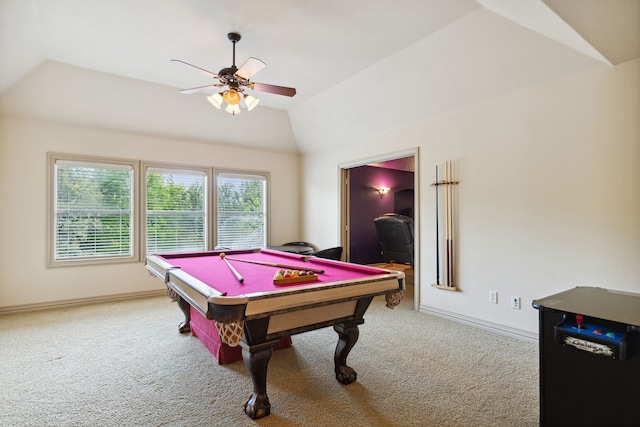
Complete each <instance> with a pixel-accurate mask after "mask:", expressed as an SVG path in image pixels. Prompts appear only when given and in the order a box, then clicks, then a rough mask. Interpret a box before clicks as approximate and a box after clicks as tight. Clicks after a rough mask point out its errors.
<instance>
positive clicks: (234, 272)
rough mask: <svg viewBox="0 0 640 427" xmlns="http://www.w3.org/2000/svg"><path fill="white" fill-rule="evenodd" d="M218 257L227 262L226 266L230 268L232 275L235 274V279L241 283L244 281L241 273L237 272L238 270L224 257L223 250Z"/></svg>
mask: <svg viewBox="0 0 640 427" xmlns="http://www.w3.org/2000/svg"><path fill="white" fill-rule="evenodd" d="M220 259H222V260H223V261H224V262H225V263H227V267H229V270H231V272H232V273H233V275H234V276H236V279H238V282H240V283H243V282H244V277H242V275H241V274H240V273H238V270H236V269H235V268H233V266H232V265H231V263H230V262H229V261H227V258H225V254H224V252H223V253H221V254H220ZM229 259H231V258H229Z"/></svg>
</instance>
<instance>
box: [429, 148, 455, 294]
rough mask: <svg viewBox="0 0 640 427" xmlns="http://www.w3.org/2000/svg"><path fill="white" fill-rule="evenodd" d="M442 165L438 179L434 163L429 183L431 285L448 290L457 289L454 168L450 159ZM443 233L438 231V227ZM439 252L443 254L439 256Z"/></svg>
mask: <svg viewBox="0 0 640 427" xmlns="http://www.w3.org/2000/svg"><path fill="white" fill-rule="evenodd" d="M442 166H443V169H444V178H443V179H442V180H440V181H439V180H438V177H439V174H438V171H439V170H438V165H436V181H435V182H434V183H433V184H431V185H432V186H433V187H435V189H436V215H435V216H436V283H433V284H432V285H431V286H433V287H436V288H438V289H446V290H449V291H455V290H457V289H458V288H457V285H456V262H455V260H456V245H455V239H456V233H455V230H456V221H455V219H456V205H455V196H456V193H455V191H454V190H455V185H457V184H458V183H459V181H456V180H455V170H454V164H453V161H452V160H447V161H446V162H445V163H444V165H442ZM441 224H442V229H443V231H444V233H442V234H443V235H442V239H441V233H440V231H441V230H440V227H441ZM440 254H442V255H443V256H442V257H441V256H440ZM441 260H442V272H443V281H442V283H440V271H441V270H440V264H441Z"/></svg>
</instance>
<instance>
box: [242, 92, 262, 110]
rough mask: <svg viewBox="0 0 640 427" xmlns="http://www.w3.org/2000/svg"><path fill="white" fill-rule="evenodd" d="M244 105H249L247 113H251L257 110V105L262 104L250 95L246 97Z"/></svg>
mask: <svg viewBox="0 0 640 427" xmlns="http://www.w3.org/2000/svg"><path fill="white" fill-rule="evenodd" d="M244 103H245V104H246V105H247V111H251V110H253V109H254V108H256V105H258V104H259V103H260V100H259V99H258V98H254V97H253V96H251V95H249V94H245V95H244Z"/></svg>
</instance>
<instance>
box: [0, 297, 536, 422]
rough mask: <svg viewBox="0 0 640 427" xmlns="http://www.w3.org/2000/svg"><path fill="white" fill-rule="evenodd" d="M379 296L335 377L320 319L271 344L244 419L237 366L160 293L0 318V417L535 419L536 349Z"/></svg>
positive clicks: (243, 375) (247, 386) (331, 342)
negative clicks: (255, 410) (254, 406)
mask: <svg viewBox="0 0 640 427" xmlns="http://www.w3.org/2000/svg"><path fill="white" fill-rule="evenodd" d="M412 308H413V302H412V301H411V299H410V298H407V300H406V301H404V302H403V303H402V304H400V306H398V307H396V308H395V309H393V310H390V309H388V308H386V307H385V306H384V299H383V298H381V297H377V298H375V299H374V301H373V303H372V305H371V307H370V308H369V310H368V311H367V313H366V314H365V324H364V325H362V326H360V339H359V341H358V343H357V344H356V346H355V347H354V348H353V350H352V351H351V353H350V355H349V359H348V361H349V365H350V366H351V367H353V368H354V369H355V370H356V371H357V372H358V379H357V381H356V382H355V383H352V384H349V385H342V384H340V383H338V382H337V381H336V380H335V377H334V373H333V351H334V349H335V345H336V342H337V334H336V333H335V332H334V331H333V329H332V328H324V329H321V330H317V331H312V332H307V333H304V334H300V335H295V336H294V337H293V347H291V348H288V349H284V350H279V351H276V352H274V354H273V356H272V358H271V361H270V363H269V370H268V380H267V388H268V393H269V398H270V400H271V405H272V408H271V415H270V416H268V417H265V418H262V419H259V420H251V419H249V418H248V417H247V416H246V415H245V414H244V412H243V403H244V401H245V400H246V399H247V397H248V396H249V394H250V392H251V390H252V385H251V379H250V377H249V375H248V373H247V371H246V370H245V367H244V364H243V362H242V361H237V362H234V363H231V364H228V365H224V366H220V365H218V364H217V362H216V361H215V359H214V358H213V356H212V355H211V354H210V353H209V352H208V350H207V349H206V348H205V347H204V346H203V345H202V343H200V341H199V340H198V339H197V338H195V337H193V336H191V335H190V334H184V335H181V334H179V333H178V330H177V325H178V323H179V322H180V321H181V320H182V314H181V312H180V310H179V309H178V307H177V306H176V304H172V303H170V302H169V299H168V298H166V297H153V298H146V299H136V300H131V301H121V302H109V303H100V304H91V305H84V306H78V307H67V308H60V309H55V310H44V311H37V312H26V313H14V314H7V315H3V316H0V366H1V367H2V375H1V376H0V425H2V426H11V427H14V426H39V427H41V426H65V427H66V426H185V427H186V426H189V427H195V426H278V427H287V426H338V427H339V426H354V425H358V426H438V427H447V426H492V427H495V426H519V427H520V426H537V425H538V419H539V417H538V411H539V404H538V393H539V388H538V381H539V380H538V347H537V345H536V344H533V343H530V342H525V341H519V340H517V339H513V338H509V337H504V336H501V335H496V334H493V333H491V332H488V331H484V330H481V329H477V328H474V327H471V326H468V325H463V324H459V323H456V322H452V321H449V320H446V319H442V318H438V317H434V316H431V315H427V314H423V313H419V312H416V311H413V310H412Z"/></svg>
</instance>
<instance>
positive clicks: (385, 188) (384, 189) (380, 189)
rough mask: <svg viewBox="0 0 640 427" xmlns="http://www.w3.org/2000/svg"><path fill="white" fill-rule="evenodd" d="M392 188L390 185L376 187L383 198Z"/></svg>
mask: <svg viewBox="0 0 640 427" xmlns="http://www.w3.org/2000/svg"><path fill="white" fill-rule="evenodd" d="M389 190H390V188H388V187H378V188H376V191H377V192H378V193H380V198H381V199H382V198H383V197H384V195H385V194H387V193H388V192H389Z"/></svg>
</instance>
